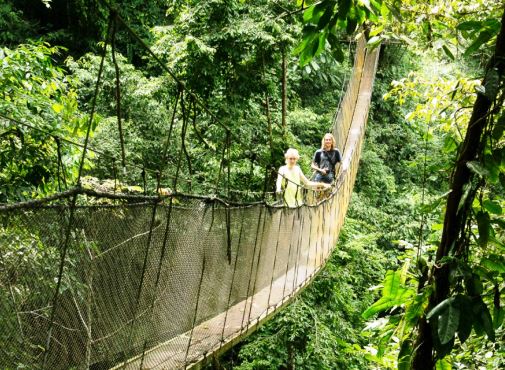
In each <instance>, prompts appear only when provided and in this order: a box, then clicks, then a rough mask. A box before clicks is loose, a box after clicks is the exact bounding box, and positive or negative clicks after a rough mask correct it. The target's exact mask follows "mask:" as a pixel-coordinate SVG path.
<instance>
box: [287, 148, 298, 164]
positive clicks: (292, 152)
mask: <svg viewBox="0 0 505 370" xmlns="http://www.w3.org/2000/svg"><path fill="white" fill-rule="evenodd" d="M291 156H293V157H295V158H296V159H297V160H298V159H300V154H299V153H298V150H296V149H294V148H289V149H288V150H286V153H284V158H285V159H286V163H287V162H288V157H291Z"/></svg>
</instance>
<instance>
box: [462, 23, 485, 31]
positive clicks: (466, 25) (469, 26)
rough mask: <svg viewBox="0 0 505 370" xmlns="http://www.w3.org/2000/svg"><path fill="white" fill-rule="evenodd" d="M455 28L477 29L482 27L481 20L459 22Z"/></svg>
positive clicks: (463, 29) (464, 29)
mask: <svg viewBox="0 0 505 370" xmlns="http://www.w3.org/2000/svg"><path fill="white" fill-rule="evenodd" d="M456 29H457V30H460V31H478V30H481V29H482V22H481V21H466V22H461V23H460V24H458V25H457V26H456Z"/></svg>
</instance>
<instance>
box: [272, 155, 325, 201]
mask: <svg viewBox="0 0 505 370" xmlns="http://www.w3.org/2000/svg"><path fill="white" fill-rule="evenodd" d="M284 158H286V165H285V166H282V167H281V168H279V171H278V175H277V182H276V192H277V194H282V195H283V197H282V198H283V200H284V203H285V204H286V205H287V206H288V207H299V206H301V205H302V204H303V194H302V184H303V185H304V186H305V187H310V188H313V189H314V190H324V189H328V188H329V187H330V185H329V184H323V183H319V182H313V181H310V180H309V179H307V178H306V177H305V175H304V174H303V172H302V170H301V168H300V166H298V165H297V164H296V163H297V161H298V159H299V158H300V154H298V150H296V149H293V148H289V149H288V150H287V151H286V153H285V154H284Z"/></svg>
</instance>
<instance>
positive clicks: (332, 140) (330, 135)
mask: <svg viewBox="0 0 505 370" xmlns="http://www.w3.org/2000/svg"><path fill="white" fill-rule="evenodd" d="M328 136H329V137H331V149H335V147H336V146H337V142H336V141H335V137H334V136H333V134H330V133H329V132H328V133H327V134H324V136H323V139H322V140H321V149H324V139H325V138H326V137H328Z"/></svg>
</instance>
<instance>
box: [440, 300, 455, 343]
mask: <svg viewBox="0 0 505 370" xmlns="http://www.w3.org/2000/svg"><path fill="white" fill-rule="evenodd" d="M453 303H454V301H453ZM459 317H460V310H459V307H458V306H457V305H455V304H449V305H448V306H447V309H446V310H443V311H442V312H441V313H440V315H439V316H438V327H437V333H438V338H439V339H440V343H441V344H447V343H449V341H450V340H451V339H453V338H454V334H456V330H457V329H458V326H459Z"/></svg>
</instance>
